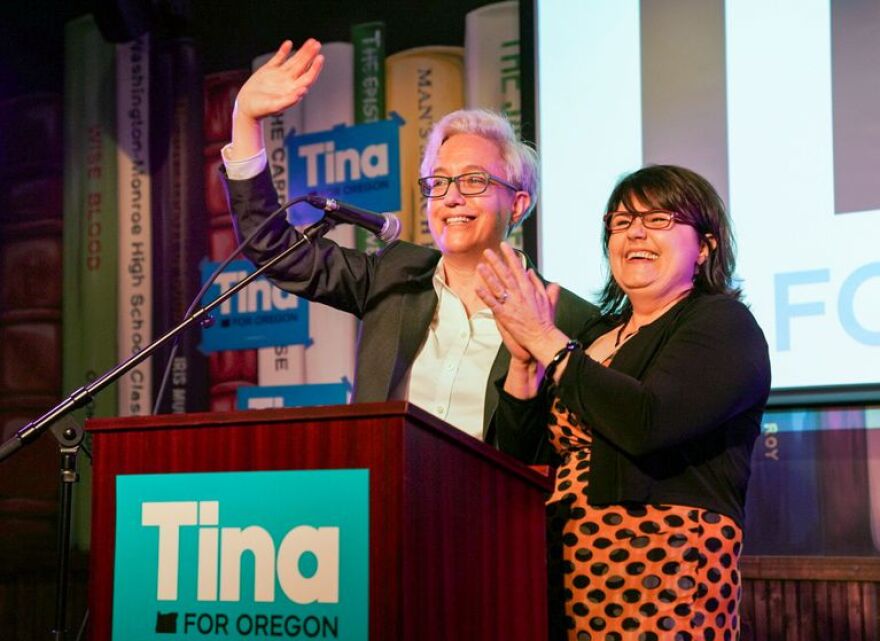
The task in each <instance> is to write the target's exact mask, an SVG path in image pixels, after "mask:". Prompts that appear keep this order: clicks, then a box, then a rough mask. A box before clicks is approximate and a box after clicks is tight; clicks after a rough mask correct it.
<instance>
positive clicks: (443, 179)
mask: <svg viewBox="0 0 880 641" xmlns="http://www.w3.org/2000/svg"><path fill="white" fill-rule="evenodd" d="M493 182H494V183H498V184H499V185H501V186H502V187H507V188H508V189H512V190H513V191H519V189H517V188H516V187H514V186H513V185H511V184H510V183H509V182H507V181H505V180H502V179H501V178H499V177H498V176H493V175H492V174H490V173H489V172H487V171H472V172H469V173H467V174H460V175H458V176H452V177H449V176H425V177H424V178H419V188H420V189H421V191H422V196H424V197H425V198H442V197H443V196H445V195H446V194H447V192H449V185H451V184H452V183H455V188H456V189H458V193H459V194H461V195H462V196H479V195H480V194H483V193H485V192H486V190H487V189H489V184H490V183H493Z"/></svg>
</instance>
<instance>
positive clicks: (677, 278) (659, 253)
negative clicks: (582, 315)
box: [608, 198, 709, 309]
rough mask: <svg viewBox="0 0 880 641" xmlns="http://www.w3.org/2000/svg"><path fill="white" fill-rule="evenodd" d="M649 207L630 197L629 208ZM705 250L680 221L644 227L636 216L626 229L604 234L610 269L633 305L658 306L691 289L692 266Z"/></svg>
mask: <svg viewBox="0 0 880 641" xmlns="http://www.w3.org/2000/svg"><path fill="white" fill-rule="evenodd" d="M651 209H655V208H654V207H651V206H649V205H646V204H645V203H642V202H641V201H639V200H638V199H637V198H633V199H632V211H636V212H643V211H649V210H651ZM618 210H621V211H622V210H623V207H622V205H619V206H618ZM708 252H709V247H708V245H707V243H706V242H704V241H703V242H701V238H700V236H699V234H698V233H697V230H696V229H694V228H693V227H691V226H690V225H687V224H685V223H680V222H676V223H674V224H673V225H672V226H671V227H669V228H668V229H646V228H645V227H644V225H643V224H642V221H641V220H640V219H638V218H636V219H635V220H633V223H632V225H630V226H629V229H627V230H625V231H622V232H618V233H615V234H611V235H610V237H609V238H608V262H609V265H610V267H611V273H612V275H613V276H614V280H615V281H616V282H617V284H618V286H619V287H620V289H622V290H623V292H624V293H625V294H626V295H627V297H629V300H630V302H631V303H632V304H633V308H634V309H636V308H638V307H639V306H645V307H653V306H662V305H664V304H666V303H668V302H670V301H672V300H674V299H675V298H677V297H678V296H680V295H681V294H682V293H683V292H685V291H687V290H689V289H691V288H692V287H693V281H694V272H695V270H696V266H697V265H699V264H702V263H703V261H705V260H706V258H707V257H708Z"/></svg>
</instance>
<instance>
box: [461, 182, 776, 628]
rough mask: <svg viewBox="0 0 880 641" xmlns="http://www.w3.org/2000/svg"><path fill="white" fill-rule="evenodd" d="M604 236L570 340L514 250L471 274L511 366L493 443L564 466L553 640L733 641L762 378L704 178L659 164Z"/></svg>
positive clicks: (766, 371)
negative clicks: (595, 308) (595, 302)
mask: <svg viewBox="0 0 880 641" xmlns="http://www.w3.org/2000/svg"><path fill="white" fill-rule="evenodd" d="M604 223H605V225H604V228H605V232H604V241H605V255H606V258H607V261H608V266H609V268H610V275H609V279H608V282H607V284H606V286H605V288H604V290H603V293H602V299H601V307H602V312H603V314H602V316H601V317H600V318H599V319H597V320H594V321H590V322H588V323H587V324H586V326H585V327H584V329H583V331H582V332H581V333H580V335H579V336H577V337H569V336H567V335H565V334H564V333H563V332H561V331H560V330H559V329H558V328H556V327H555V326H554V324H553V313H552V311H553V307H554V301H555V299H556V296H557V294H556V292H557V286H556V285H550V286H549V287H547V288H545V287H544V286H543V284H542V282H541V281H540V279H538V278H537V277H536V276H535V275H534V274H533V273H530V272H526V271H525V270H524V269H523V267H522V265H521V264H520V263H519V261H518V260H517V259H516V256H515V254H513V252H512V251H510V248H509V247H506V246H502V251H501V256H499V255H497V254H495V253H493V252H488V251H487V252H486V253H485V263H484V264H483V265H481V266H480V267H479V268H478V269H479V273H480V275H481V277H482V281H483V284H482V286H481V287H480V288H478V294H479V295H480V296H481V298H482V299H483V300H484V301H485V302H486V303H487V305H489V306H490V308H491V309H492V311H493V313H494V317H495V320H496V322H497V323H498V325H499V328H500V330H501V333H502V336H503V338H504V341H505V344H506V345H507V347H508V349H509V350H510V352H511V355H512V359H511V362H510V367H509V369H508V374H507V377H506V379H505V381H504V384H503V391H502V394H501V397H502V399H501V403H500V405H499V408H498V411H497V414H496V418H495V421H496V424H495V427H496V429H497V435H498V440H499V444H500V447H501V449H502V450H506V451H508V452H510V453H512V454H514V455H515V456H517V457H519V458H520V459H522V460H525V461H527V462H541V461H546V460H548V459H549V460H553V461H554V462H555V463H556V465H557V473H556V488H555V491H554V493H553V495H552V497H551V498H550V500H549V501H548V510H549V514H550V531H551V548H550V553H551V560H554V561H555V562H556V569H557V570H558V574H559V576H561V577H562V581H561V583H562V585H561V588H560V594H559V603H564V612H562V611H561V612H560V614H559V616H558V617H557V619H556V621H555V623H556V625H557V627H558V628H559V630H557V634H560V633H561V635H563V636H564V635H565V634H566V632H565V631H567V636H568V638H569V639H577V640H579V641H580V640H582V639H623V638H627V639H629V638H632V639H636V638H638V639H640V640H644V641H650V640H652V639H655V640H656V639H675V640H679V639H697V638H698V639H707V640H709V641H711V640H712V639H733V638H736V636H737V634H738V631H739V611H738V609H739V601H740V594H741V581H740V577H739V573H738V569H737V564H738V558H739V554H740V550H741V547H742V525H743V520H744V514H743V512H744V505H745V493H746V484H747V482H748V478H749V459H750V456H751V452H752V447H753V445H754V441H755V438H756V437H757V435H758V434H759V432H760V422H761V415H762V413H763V410H764V406H765V403H766V400H767V396H768V394H769V389H770V365H769V357H768V352H767V344H766V341H765V340H764V336H763V334H762V332H761V330H760V328H759V327H758V325H757V323H756V322H755V319H754V318H753V317H752V315H751V313H750V312H749V310H748V309H747V308H746V306H745V305H743V304H742V303H741V302H740V301H739V290H738V289H737V288H735V287H734V285H733V282H732V280H733V270H734V263H735V260H734V249H733V238H732V235H731V231H730V226H729V223H728V219H727V214H726V213H725V209H724V205H723V203H722V201H721V199H720V198H719V196H718V194H717V193H716V191H715V190H714V188H713V187H712V186H711V185H710V184H709V183H708V182H707V181H706V180H705V179H704V178H702V177H701V176H699V175H697V174H696V173H694V172H692V171H690V170H687V169H684V168H681V167H674V166H669V165H665V166H651V167H646V168H644V169H641V170H639V171H637V172H635V173H633V174H630V175H628V176H626V177H624V178H623V179H622V180H621V181H620V182H619V183H618V185H617V186H616V187H615V189H614V191H613V192H612V194H611V197H610V198H609V200H608V205H607V208H606V213H605V216H604ZM551 574H552V573H551ZM560 610H562V608H560ZM553 623H554V622H551V627H553V625H552V624H553Z"/></svg>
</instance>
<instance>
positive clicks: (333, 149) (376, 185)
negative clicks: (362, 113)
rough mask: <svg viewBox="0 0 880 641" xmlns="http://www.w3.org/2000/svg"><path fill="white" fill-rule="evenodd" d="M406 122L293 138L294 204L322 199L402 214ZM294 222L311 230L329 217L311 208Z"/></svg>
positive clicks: (289, 142)
mask: <svg viewBox="0 0 880 641" xmlns="http://www.w3.org/2000/svg"><path fill="white" fill-rule="evenodd" d="M402 124H403V120H402V119H401V118H400V116H398V115H397V114H392V117H391V118H390V119H388V120H380V121H378V122H371V123H367V124H361V125H355V126H352V127H346V126H343V125H340V126H338V127H334V128H333V129H328V130H326V131H318V132H315V133H310V134H295V133H291V134H289V135H288V137H287V138H286V140H285V141H284V144H285V146H286V148H287V158H288V164H289V176H290V187H289V189H288V193H289V195H290V197H291V198H293V197H294V196H301V195H303V194H311V193H317V194H320V195H322V196H325V197H328V198H336V199H338V200H341V201H344V202H347V203H350V204H352V205H357V206H358V207H363V208H365V209H372V210H373V211H377V212H383V211H397V210H398V209H400V136H399V130H400V127H401V125H402ZM293 212H294V214H293V221H294V223H295V224H297V225H306V224H310V223H313V222H315V221H317V220H320V218H321V216H322V215H323V212H322V211H321V210H317V209H313V208H311V207H309V206H307V205H304V206H298V205H297V206H295V207H294V208H293Z"/></svg>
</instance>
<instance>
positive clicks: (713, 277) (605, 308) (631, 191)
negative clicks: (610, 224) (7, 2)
mask: <svg viewBox="0 0 880 641" xmlns="http://www.w3.org/2000/svg"><path fill="white" fill-rule="evenodd" d="M635 200H638V201H639V202H640V203H641V204H642V205H645V206H648V207H651V208H655V209H663V210H665V211H671V212H674V213H676V214H678V216H680V217H681V219H682V220H683V221H684V222H686V224H688V225H690V226H692V227H693V228H694V229H696V230H697V234H699V236H700V237H701V238H703V237H705V236H706V235H707V234H711V235H712V237H713V238H714V239H715V243H716V245H715V247H714V248H713V247H712V246H711V245H710V246H709V257H708V259H707V260H706V261H705V262H704V263H703V264H702V265H700V266H699V268H698V270H697V274H696V276H695V277H694V290H695V291H697V292H701V293H705V294H724V295H725V296H730V297H731V298H739V297H740V290H739V288H737V287H734V285H733V272H734V269H735V267H736V248H735V243H734V240H733V232H732V231H731V229H730V220H729V219H728V217H727V210H726V209H725V207H724V202H723V201H722V200H721V197H720V196H719V195H718V192H717V191H715V188H714V187H713V186H712V185H711V184H710V183H709V181H708V180H706V179H705V178H703V177H702V176H700V175H699V174H698V173H696V172H694V171H691V170H690V169H685V168H684V167H677V166H675V165H650V166H648V167H643V168H642V169H639V170H638V171H636V172H633V173H631V174H629V175H627V176H624V177H623V178H621V179H620V181H619V182H618V183H617V185H616V186H615V187H614V190H613V191H612V192H611V196H609V198H608V204H607V205H606V206H605V213H608V212H612V211H616V210H617V208H618V207H623V208H624V209H625V210H627V211H635V207H634V205H633V202H634V201H635ZM610 236H611V234H610V232H609V231H608V229H607V228H605V231H604V237H603V246H604V252H605V259H606V261H607V260H608V239H609V238H610ZM599 307H600V309H601V310H602V312H603V313H604V314H607V315H610V316H621V317H626V316H629V314H630V313H631V311H632V310H631V307H630V303H629V299H627V297H626V294H624V293H623V290H622V289H620V286H619V285H618V284H617V282H616V281H615V280H614V276H613V275H612V274H611V270H609V271H608V280H607V281H606V283H605V287H604V288H603V290H602V294H601V297H600V299H599Z"/></svg>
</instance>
